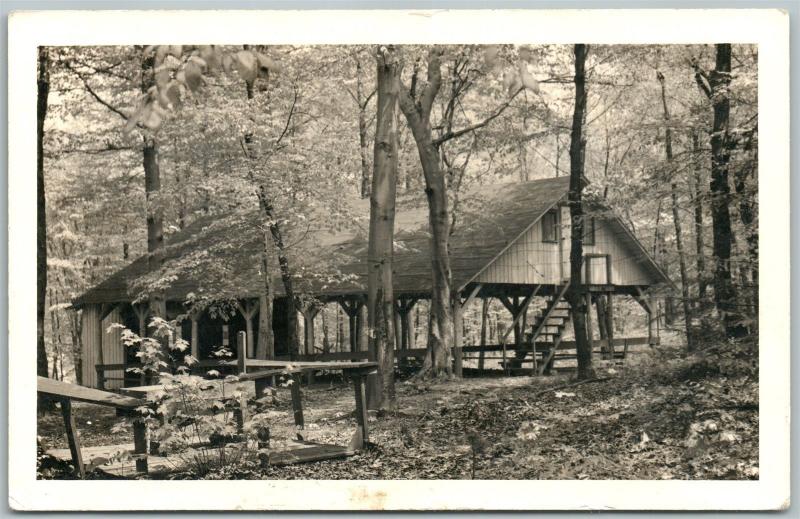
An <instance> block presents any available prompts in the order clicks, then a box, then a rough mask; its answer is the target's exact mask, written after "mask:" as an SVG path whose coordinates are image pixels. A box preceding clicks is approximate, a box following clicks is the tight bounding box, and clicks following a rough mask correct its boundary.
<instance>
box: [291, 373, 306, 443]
mask: <svg viewBox="0 0 800 519" xmlns="http://www.w3.org/2000/svg"><path fill="white" fill-rule="evenodd" d="M300 380H301V374H300V373H295V374H294V375H292V384H291V390H292V409H294V424H295V425H296V426H297V428H298V429H301V430H302V429H304V428H305V425H306V424H305V419H304V418H303V400H302V398H301V394H300Z"/></svg>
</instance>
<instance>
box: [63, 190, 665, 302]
mask: <svg viewBox="0 0 800 519" xmlns="http://www.w3.org/2000/svg"><path fill="white" fill-rule="evenodd" d="M568 187H569V179H568V177H560V178H549V179H543V180H533V181H529V182H520V183H506V184H493V185H487V186H476V187H475V188H473V189H471V190H469V191H468V192H466V193H465V194H464V195H463V196H462V197H461V199H460V202H459V208H460V209H459V212H458V219H457V220H456V224H455V229H454V233H453V235H452V238H451V243H450V252H451V268H452V273H453V285H454V286H455V287H457V288H461V287H463V286H464V285H466V284H467V283H468V282H469V281H470V280H471V279H472V278H473V277H474V276H475V275H476V274H477V273H478V272H480V271H481V269H483V268H484V267H485V266H486V265H487V264H489V263H490V262H491V261H492V260H493V259H494V258H496V257H497V256H498V255H499V254H500V253H501V252H502V251H503V250H505V248H506V247H507V246H508V245H509V244H511V243H512V242H513V241H514V240H515V239H517V238H518V237H519V236H520V235H521V234H522V233H523V232H525V231H526V230H527V229H528V228H529V227H530V226H531V225H533V224H534V223H535V222H536V221H538V220H539V218H541V216H542V215H543V214H544V213H545V212H546V211H547V210H548V209H550V208H551V207H553V206H554V205H555V204H557V203H558V202H559V201H561V200H564V199H565V198H566V196H567V190H568ZM356 210H357V211H361V212H363V213H364V217H366V216H367V215H368V214H369V204H368V201H360V202H359V203H357V204H356ZM616 224H617V225H619V226H621V227H622V228H623V229H624V226H623V225H622V223H621V222H620V221H617V222H616ZM626 232H627V230H626ZM245 234H249V236H247V235H245V236H242V233H231V232H230V231H229V230H228V229H226V228H225V227H224V226H219V225H217V226H214V225H209V222H208V221H205V222H203V221H200V222H196V223H195V224H193V225H191V226H189V227H187V228H186V229H184V230H183V231H180V232H178V233H176V234H174V235H173V236H171V237H170V239H169V247H168V253H167V255H166V263H167V264H169V262H170V261H171V260H175V259H176V258H184V259H185V258H187V257H196V258H197V260H196V261H188V262H185V263H188V264H189V266H188V267H183V268H182V270H181V271H179V272H177V273H173V274H172V275H171V277H172V279H171V281H170V283H169V285H168V288H167V289H166V297H167V300H173V301H182V300H184V299H185V298H186V297H187V295H188V294H190V293H198V292H199V293H207V294H215V295H223V296H225V297H238V298H248V297H257V296H258V295H259V293H260V292H261V289H260V287H261V285H262V284H263V281H262V277H261V275H260V272H259V266H260V261H259V257H260V256H259V255H260V251H261V250H262V248H263V238H262V236H261V234H260V233H258V232H252V233H245ZM623 234H624V233H623ZM234 235H235V236H234ZM306 239H307V240H309V241H310V242H311V243H312V244H313V245H314V246H313V247H311V248H308V247H307V248H306V249H305V252H304V254H303V257H301V258H298V264H300V265H301V270H302V272H301V273H297V279H298V282H300V284H301V288H302V291H303V292H305V293H309V294H313V295H314V296H317V297H320V296H322V297H336V296H348V295H354V294H363V293H365V291H366V286H367V277H366V275H367V271H366V257H367V233H366V231H365V229H364V228H363V226H362V227H361V228H359V229H352V228H351V229H346V230H340V231H336V232H332V231H331V230H330V229H318V230H316V231H312V232H311V235H310V236H307V238H306ZM626 241H628V242H629V246H631V247H634V249H633V250H640V251H641V253H642V254H644V255H645V256H646V252H644V250H643V249H642V248H641V245H640V244H639V243H638V242H637V241H636V240H635V238H633V236H632V235H630V234H629V233H628V234H627V238H626ZM394 254H395V255H394V277H393V279H394V287H395V293H396V294H398V295H403V294H408V295H425V294H428V293H430V290H431V264H430V232H429V228H428V211H427V207H425V206H424V204H417V206H416V207H405V208H404V207H403V205H402V204H400V203H399V204H398V211H397V215H396V219H395V253H394ZM315 262H317V263H320V264H321V263H324V264H325V265H326V266H325V268H319V269H316V268H314V264H315ZM645 263H647V264H648V269H649V270H650V271H651V272H652V273H653V275H654V276H655V278H656V279H662V278H663V279H665V278H664V276H663V274H662V273H661V272H660V270H659V269H658V267H657V266H656V265H655V264H654V263H652V261H650V260H649V258H647V261H645ZM147 273H148V260H147V257H146V256H144V257H141V258H139V259H137V260H135V261H134V262H133V263H131V264H129V265H128V266H126V267H124V268H123V269H121V270H119V271H118V272H116V273H114V274H113V275H111V276H110V277H109V278H107V279H106V280H104V281H103V282H101V283H100V284H98V285H96V286H95V287H93V288H91V289H89V290H88V291H87V292H86V293H84V294H83V295H81V296H79V297H78V298H76V299H75V300H74V301H73V305H74V306H76V307H79V306H81V305H84V304H87V303H117V302H124V301H131V300H132V299H133V298H134V293H135V291H134V290H133V289H132V286H133V284H134V282H135V281H136V280H137V279H140V278H141V277H142V276H145V275H147ZM272 286H273V290H274V291H275V294H276V295H277V296H280V295H282V294H283V285H282V283H281V282H280V281H279V279H275V281H274V282H273V284H272Z"/></svg>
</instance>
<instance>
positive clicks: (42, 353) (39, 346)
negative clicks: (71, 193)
mask: <svg viewBox="0 0 800 519" xmlns="http://www.w3.org/2000/svg"><path fill="white" fill-rule="evenodd" d="M38 61H39V70H38V80H37V82H36V84H37V99H36V374H37V375H39V376H40V377H46V376H47V350H46V348H45V345H44V317H45V296H46V295H47V216H46V215H47V209H46V205H45V204H46V198H45V192H44V121H45V118H46V117H47V99H48V96H49V94H50V70H49V69H50V59H49V56H48V49H47V47H39V59H38Z"/></svg>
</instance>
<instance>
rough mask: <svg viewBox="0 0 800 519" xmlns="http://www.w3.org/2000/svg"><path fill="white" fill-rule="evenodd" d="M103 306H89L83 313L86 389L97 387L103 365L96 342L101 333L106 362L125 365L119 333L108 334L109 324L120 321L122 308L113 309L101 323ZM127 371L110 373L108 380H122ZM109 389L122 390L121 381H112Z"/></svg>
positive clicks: (83, 364) (82, 330)
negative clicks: (97, 369) (98, 366)
mask: <svg viewBox="0 0 800 519" xmlns="http://www.w3.org/2000/svg"><path fill="white" fill-rule="evenodd" d="M99 318H100V305H86V306H84V307H83V311H82V312H81V323H82V324H81V358H82V360H83V363H82V367H81V369H82V371H83V385H84V386H87V387H97V371H96V370H95V366H96V365H97V364H98V363H99V362H100V344H98V343H97V339H98V336H99V331H100V330H102V332H103V345H102V347H103V363H104V364H122V363H123V362H124V361H125V352H124V351H123V346H122V342H121V340H120V332H119V330H111V331H108V327H109V325H111V324H112V323H118V322H120V313H119V309H118V308H117V309H114V310H113V311H112V312H111V313H110V314H108V316H107V317H106V318H105V319H103V322H102V323H100V322H99ZM123 375H124V372H123V371H122V370H119V371H107V372H106V376H107V377H114V378H122V376H123ZM105 387H106V389H116V388H120V387H122V381H121V380H109V381H107V382H106V384H105Z"/></svg>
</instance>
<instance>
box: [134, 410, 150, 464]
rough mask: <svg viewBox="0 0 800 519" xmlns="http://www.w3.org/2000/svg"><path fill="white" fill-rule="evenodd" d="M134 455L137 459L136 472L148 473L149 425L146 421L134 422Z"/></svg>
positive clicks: (138, 419) (140, 419)
mask: <svg viewBox="0 0 800 519" xmlns="http://www.w3.org/2000/svg"><path fill="white" fill-rule="evenodd" d="M133 453H134V454H135V455H136V456H137V458H136V471H137V472H144V473H145V474H146V473H147V425H146V424H145V423H144V419H142V418H136V419H134V421H133Z"/></svg>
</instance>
